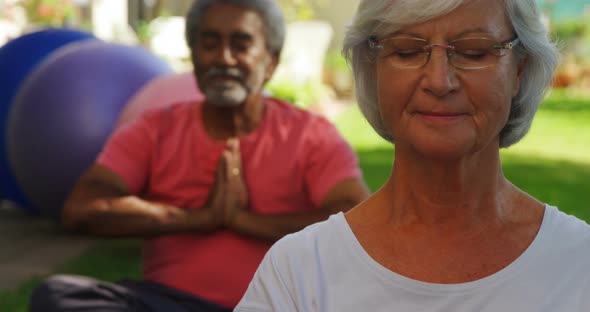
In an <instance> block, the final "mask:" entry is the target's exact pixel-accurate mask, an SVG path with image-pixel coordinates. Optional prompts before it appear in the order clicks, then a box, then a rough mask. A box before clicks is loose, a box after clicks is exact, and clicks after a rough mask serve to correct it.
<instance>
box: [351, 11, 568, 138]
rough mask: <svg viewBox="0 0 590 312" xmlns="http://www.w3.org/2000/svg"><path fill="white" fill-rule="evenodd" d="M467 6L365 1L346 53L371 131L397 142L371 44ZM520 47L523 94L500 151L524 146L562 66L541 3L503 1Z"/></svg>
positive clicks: (515, 105)
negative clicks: (383, 108)
mask: <svg viewBox="0 0 590 312" xmlns="http://www.w3.org/2000/svg"><path fill="white" fill-rule="evenodd" d="M463 2H465V0H445V1H431V0H395V1H392V0H361V3H360V5H359V7H358V10H357V12H356V15H355V17H354V20H353V22H352V24H351V25H350V27H349V28H348V30H347V32H346V35H345V38H344V47H343V49H342V53H343V54H344V56H345V57H346V58H347V60H348V62H349V63H350V64H351V65H352V69H353V73H354V77H355V89H356V97H357V101H358V104H359V107H360V109H361V111H362V113H363V115H364V116H365V118H367V120H368V121H369V123H370V124H371V126H372V127H373V128H374V129H375V131H377V133H379V135H381V136H382V137H383V138H385V139H386V140H388V141H390V142H393V137H392V136H391V133H390V130H388V129H386V128H385V126H384V124H383V120H382V117H381V112H380V108H379V101H378V96H377V79H376V72H375V67H374V64H372V61H371V55H370V54H371V51H370V50H369V49H368V43H367V39H368V38H369V37H371V36H377V37H378V38H380V37H384V36H386V35H388V34H391V33H394V32H396V31H398V30H400V29H401V28H403V27H406V26H409V25H413V24H417V23H420V22H425V21H427V20H430V19H433V18H435V17H438V16H442V15H445V14H448V13H450V12H451V11H453V10H454V9H456V8H457V7H459V6H460V5H461V4H462V3H463ZM503 2H504V7H505V10H506V14H507V16H508V19H509V20H510V22H511V24H512V27H513V28H514V31H515V32H516V35H517V36H518V38H519V39H520V43H519V44H518V45H517V46H516V48H515V53H516V56H517V59H518V60H523V59H524V58H526V64H525V68H524V71H523V73H522V77H521V83H520V90H519V92H518V94H517V95H516V96H515V97H514V98H513V99H512V103H511V109H510V116H509V118H508V122H507V123H506V125H505V126H504V128H503V129H502V131H501V132H500V147H508V146H510V145H512V144H514V143H516V142H518V141H520V140H521V139H522V138H523V137H524V136H525V135H526V133H527V132H528V131H529V129H530V127H531V123H532V121H533V117H534V115H535V113H536V112H537V109H538V108H539V105H540V103H541V101H542V100H543V98H544V96H545V93H546V92H547V90H548V89H549V88H550V85H551V80H552V78H553V74H554V72H555V69H556V67H557V65H558V63H559V52H558V51H557V48H556V46H555V45H554V44H553V43H552V42H551V41H550V40H549V37H548V34H547V29H546V27H545V25H544V24H543V23H542V19H541V18H542V17H541V13H540V10H539V8H538V6H537V4H536V2H535V0H503Z"/></svg>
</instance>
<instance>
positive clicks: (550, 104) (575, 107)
mask: <svg viewBox="0 0 590 312" xmlns="http://www.w3.org/2000/svg"><path fill="white" fill-rule="evenodd" d="M540 109H541V110H543V111H549V112H572V113H579V112H588V113H590V98H581V97H573V96H566V95H561V94H559V93H557V94H556V96H551V97H549V98H547V99H546V100H545V101H543V103H542V104H541V108H540Z"/></svg>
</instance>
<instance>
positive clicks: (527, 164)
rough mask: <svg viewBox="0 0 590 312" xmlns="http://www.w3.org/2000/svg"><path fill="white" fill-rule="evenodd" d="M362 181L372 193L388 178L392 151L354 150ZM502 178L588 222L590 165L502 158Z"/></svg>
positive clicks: (506, 156)
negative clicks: (359, 164) (363, 178)
mask: <svg viewBox="0 0 590 312" xmlns="http://www.w3.org/2000/svg"><path fill="white" fill-rule="evenodd" d="M357 153H358V156H359V159H360V162H361V167H362V168H363V174H364V176H365V180H366V181H367V184H368V185H369V188H370V189H371V190H372V191H375V190H377V189H378V188H379V187H380V186H381V185H383V183H385V181H386V180H387V178H388V177H389V174H390V172H391V165H392V163H393V148H379V149H373V150H359V151H357ZM502 167H503V169H504V174H505V176H506V177H507V178H508V179H509V180H510V181H511V182H512V183H514V184H515V185H516V186H518V187H519V188H521V189H522V190H524V191H525V192H527V193H529V194H531V195H532V196H534V197H535V198H537V199H539V200H540V201H542V202H545V203H548V204H550V205H554V206H557V207H559V209H560V210H562V211H564V212H566V213H568V214H572V215H575V216H577V217H578V218H580V219H583V220H586V222H590V208H589V207H588V203H590V166H589V165H588V164H584V163H576V162H571V161H563V160H548V159H543V158H535V157H524V156H514V155H503V156H502Z"/></svg>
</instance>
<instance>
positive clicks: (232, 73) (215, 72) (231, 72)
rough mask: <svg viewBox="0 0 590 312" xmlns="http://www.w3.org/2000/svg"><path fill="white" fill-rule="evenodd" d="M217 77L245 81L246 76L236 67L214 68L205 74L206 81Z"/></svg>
mask: <svg viewBox="0 0 590 312" xmlns="http://www.w3.org/2000/svg"><path fill="white" fill-rule="evenodd" d="M215 76H228V77H231V78H234V79H237V80H239V81H243V80H244V77H245V76H246V75H245V74H244V73H243V72H242V71H241V70H240V69H239V68H236V67H212V68H211V69H209V70H208V71H207V72H206V73H205V79H210V78H213V77H215Z"/></svg>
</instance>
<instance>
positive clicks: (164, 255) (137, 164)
mask: <svg viewBox="0 0 590 312" xmlns="http://www.w3.org/2000/svg"><path fill="white" fill-rule="evenodd" d="M201 108H202V103H201V102H191V103H179V104H176V105H173V106H171V107H169V108H165V109H160V110H157V111H152V112H148V113H146V114H144V115H143V116H142V117H141V118H138V119H137V120H136V121H135V122H133V123H132V124H129V125H127V126H125V127H122V128H120V129H118V130H117V131H116V132H115V133H114V134H113V135H112V136H111V138H110V139H109V141H108V142H107V145H106V146H105V148H104V149H103V151H102V153H101V154H100V155H99V157H98V160H97V163H99V164H102V165H104V166H106V167H108V168H110V169H111V170H112V171H114V172H115V173H117V174H118V175H119V176H120V177H121V178H122V179H123V180H124V181H125V182H126V183H127V186H128V188H129V190H130V191H131V192H132V193H133V194H137V195H139V196H141V197H142V198H145V199H147V200H152V201H157V202H163V203H167V204H171V205H175V206H178V207H182V208H185V209H198V207H201V206H202V205H203V204H204V203H205V201H206V199H207V196H208V194H209V191H210V189H211V186H212V185H213V182H214V179H215V170H216V168H217V164H218V161H219V159H220V157H221V153H222V151H223V149H224V146H225V142H224V141H216V140H213V139H211V138H210V137H208V135H207V134H206V133H205V130H204V128H203V126H202V117H201ZM240 151H241V153H242V165H243V169H242V170H243V174H244V179H245V181H246V185H247V188H248V194H249V209H251V210H252V211H253V212H255V213H257V214H269V215H270V214H285V213H294V212H301V211H308V210H312V209H317V208H318V207H319V206H320V204H321V203H322V200H323V199H324V197H325V196H326V194H327V192H328V191H330V190H331V189H332V188H333V187H334V186H335V185H336V184H338V183H340V182H343V181H344V180H347V179H350V178H359V177H361V172H360V170H359V168H358V161H357V158H356V156H355V154H354V152H353V151H352V149H351V148H350V146H349V145H348V143H346V142H345V141H344V139H343V138H342V137H341V135H340V134H339V133H338V131H337V130H336V128H335V127H334V126H333V125H332V124H330V122H328V121H327V120H326V119H325V118H323V117H321V116H319V115H315V114H312V113H309V112H307V111H304V110H301V109H298V108H295V107H293V106H292V105H290V104H288V103H285V102H282V101H280V100H276V99H271V98H267V99H265V111H264V117H263V119H262V121H261V124H260V125H259V127H258V128H257V129H256V130H255V131H254V132H252V133H250V134H248V135H246V136H244V137H242V138H240ZM270 246H271V243H270V242H263V241H259V240H255V239H252V238H247V237H242V236H240V235H238V234H236V233H233V232H231V231H225V230H222V231H218V232H214V233H212V234H206V235H205V234H197V233H186V234H174V235H166V236H161V237H158V238H153V239H146V240H145V241H144V249H143V272H144V277H145V279H147V280H152V281H156V282H160V283H163V284H166V285H168V286H171V287H174V288H177V289H180V290H183V291H185V292H189V293H192V294H195V295H197V296H200V297H202V298H205V299H207V300H210V301H213V302H216V303H218V304H221V305H224V306H227V307H234V306H235V305H237V303H238V302H239V300H240V299H241V297H242V295H243V294H244V292H245V291H246V288H247V287H248V284H249V282H250V280H251V278H252V276H253V275H254V272H255V271H256V269H257V267H258V265H259V264H260V262H261V261H262V259H263V257H264V255H265V253H266V252H267V251H268V249H269V248H270Z"/></svg>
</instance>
